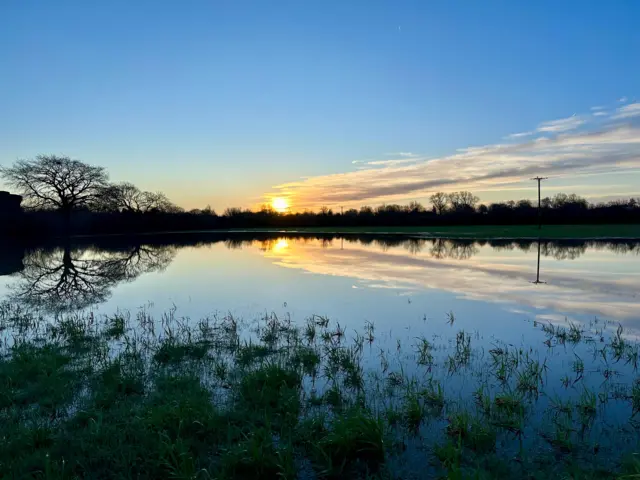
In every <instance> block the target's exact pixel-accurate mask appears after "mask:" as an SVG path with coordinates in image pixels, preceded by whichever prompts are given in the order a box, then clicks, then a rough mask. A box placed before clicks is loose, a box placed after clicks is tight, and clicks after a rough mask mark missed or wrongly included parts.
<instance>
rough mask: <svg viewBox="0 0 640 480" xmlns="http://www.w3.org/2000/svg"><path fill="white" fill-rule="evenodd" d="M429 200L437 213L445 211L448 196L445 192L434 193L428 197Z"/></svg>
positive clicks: (440, 213)
mask: <svg viewBox="0 0 640 480" xmlns="http://www.w3.org/2000/svg"><path fill="white" fill-rule="evenodd" d="M429 200H430V201H431V205H433V208H434V209H435V211H436V213H437V214H438V215H442V214H443V213H444V212H446V211H447V204H448V202H449V197H448V196H447V194H446V193H443V192H437V193H434V194H433V195H431V196H430V197H429Z"/></svg>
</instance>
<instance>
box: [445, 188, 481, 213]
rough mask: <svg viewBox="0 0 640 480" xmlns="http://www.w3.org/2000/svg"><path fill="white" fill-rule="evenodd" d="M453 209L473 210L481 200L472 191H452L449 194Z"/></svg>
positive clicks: (461, 210) (456, 210)
mask: <svg viewBox="0 0 640 480" xmlns="http://www.w3.org/2000/svg"><path fill="white" fill-rule="evenodd" d="M448 197H449V203H450V204H451V209H452V210H453V211H454V212H473V211H474V209H475V208H476V205H477V204H478V202H479V201H480V199H479V198H478V197H476V196H475V195H474V194H473V193H471V192H452V193H450V194H449V195H448Z"/></svg>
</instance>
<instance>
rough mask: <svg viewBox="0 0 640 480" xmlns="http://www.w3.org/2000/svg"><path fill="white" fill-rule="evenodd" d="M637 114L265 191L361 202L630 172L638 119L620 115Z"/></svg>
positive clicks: (301, 199)
mask: <svg viewBox="0 0 640 480" xmlns="http://www.w3.org/2000/svg"><path fill="white" fill-rule="evenodd" d="M638 114H640V110H639V107H638V104H631V105H626V106H623V107H620V108H619V110H618V111H617V112H616V115H617V119H618V120H615V121H614V120H611V121H610V120H609V119H608V118H607V119H605V122H604V123H602V121H600V122H596V119H594V118H593V117H592V116H591V115H587V116H585V117H580V116H572V117H569V118H567V119H560V120H554V121H551V122H545V123H543V124H542V125H541V126H540V128H539V130H540V131H541V132H544V133H546V134H547V136H545V137H540V138H533V137H531V138H528V137H525V136H523V137H522V138H521V141H519V142H516V143H505V144H494V145H485V146H478V147H471V148H465V149H461V150H459V151H457V152H456V153H455V154H453V155H448V156H444V157H440V158H435V159H428V158H425V157H415V158H399V159H391V160H369V161H365V162H363V163H362V165H360V167H359V168H358V169H357V170H355V171H350V172H344V173H335V174H331V175H323V176H317V177H310V178H306V179H302V180H299V181H296V182H291V183H286V184H282V185H278V186H276V187H274V191H273V192H269V193H268V194H267V195H268V196H273V195H280V194H281V193H282V192H287V195H288V196H289V198H290V199H291V202H292V205H294V206H295V208H299V209H304V208H317V207H319V206H321V205H334V204H338V203H339V204H342V205H345V206H347V205H349V206H360V205H363V204H380V203H384V202H402V201H406V200H408V199H416V198H425V197H428V196H429V195H430V194H432V193H434V192H436V191H445V192H446V191H454V190H461V189H465V190H474V191H489V190H499V189H500V188H501V187H506V186H509V185H518V184H519V185H524V182H527V184H528V180H529V178H530V177H532V176H535V175H543V176H554V177H567V178H573V177H574V176H575V175H581V174H600V173H605V172H606V173H610V172H613V171H617V172H621V171H628V170H631V169H637V168H638V167H640V125H638V124H637V123H635V122H622V123H621V122H620V121H619V119H628V118H631V117H632V116H635V115H638ZM588 119H592V121H593V125H589V120H588ZM578 127H580V128H578ZM590 127H591V128H590ZM516 138H518V137H516Z"/></svg>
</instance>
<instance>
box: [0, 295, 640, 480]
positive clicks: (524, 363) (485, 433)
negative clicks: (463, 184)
mask: <svg viewBox="0 0 640 480" xmlns="http://www.w3.org/2000/svg"><path fill="white" fill-rule="evenodd" d="M450 322H451V324H452V335H451V338H450V339H449V340H446V341H445V340H441V341H438V340H437V339H427V338H424V337H421V338H413V339H412V340H411V343H410V344H408V345H401V341H400V340H397V341H396V340H393V339H387V340H383V338H382V335H381V333H380V332H378V331H377V329H376V327H375V325H372V324H369V323H367V324H365V325H364V326H363V328H362V329H361V331H359V332H353V331H352V330H351V331H350V332H349V333H347V331H346V329H345V328H344V327H342V326H340V325H339V324H334V323H331V322H330V321H329V320H328V319H326V318H323V317H312V318H309V319H307V320H306V322H305V323H303V324H302V325H294V324H292V322H291V321H289V319H278V318H277V317H275V316H274V315H270V316H267V317H265V318H263V319H260V320H259V321H257V322H254V323H251V324H243V323H242V322H240V321H238V320H236V319H234V318H231V317H225V318H219V319H211V320H202V321H200V322H193V321H188V320H180V319H177V318H175V317H174V316H173V312H168V313H167V314H166V315H165V316H163V318H162V319H159V320H157V321H155V320H154V319H152V318H150V317H149V316H147V315H146V314H145V313H144V312H143V311H141V312H139V313H138V315H137V316H136V317H135V318H130V317H129V316H128V315H126V314H116V315H114V316H111V317H105V318H100V319H99V318H97V317H94V316H93V315H88V316H84V317H81V316H74V317H68V318H58V319H55V320H52V319H45V318H39V317H38V316H37V315H35V314H33V313H30V312H24V311H21V310H20V309H18V308H15V307H12V306H10V305H5V306H3V308H2V309H0V327H1V328H2V331H3V334H4V335H5V342H4V347H3V352H2V353H3V355H2V359H1V360H0V388H1V390H0V420H1V421H0V472H1V475H3V478H34V477H35V478H48V479H73V478H180V479H209V478H217V479H227V478H228V479H231V478H246V479H250V478H264V479H276V478H283V479H295V478H309V479H314V478H345V479H346V478H369V479H373V478H403V479H404V478H451V479H462V478H477V479H489V478H500V479H503V478H532V479H537V478H540V479H545V480H547V479H553V478H558V479H560V478H562V479H567V478H590V479H595V478H622V477H620V476H622V475H632V476H631V477H626V478H637V476H638V475H640V462H638V460H637V459H636V457H635V456H634V453H635V452H637V451H638V438H639V437H638V430H639V429H640V423H639V422H638V416H637V413H638V411H639V410H640V383H638V380H636V378H637V366H638V352H639V350H638V345H637V344H635V343H631V342H629V341H628V340H626V337H625V335H624V333H623V332H622V331H621V330H618V331H617V332H615V333H613V334H611V335H609V334H608V333H607V331H606V328H604V327H603V326H602V325H594V326H593V328H592V329H591V330H584V329H581V328H579V327H577V326H575V325H569V326H568V327H566V328H562V327H553V326H550V325H535V326H534V327H532V328H535V329H537V330H538V331H540V330H541V329H542V333H541V335H543V336H544V338H545V341H544V343H542V342H541V348H542V349H543V352H542V354H541V353H539V352H537V351H535V350H533V349H532V348H531V347H529V346H524V345H523V346H513V345H507V344H502V343H500V342H498V341H496V343H495V345H494V347H493V348H492V349H491V350H490V351H485V350H484V349H483V348H477V347H474V345H473V343H474V338H475V337H474V336H473V335H472V334H470V333H468V332H464V331H455V329H454V327H453V324H454V317H453V314H451V315H450ZM580 344H588V345H589V346H590V347H591V346H592V347H593V348H594V362H603V363H602V364H603V365H606V366H607V368H606V371H605V370H604V369H598V370H594V371H591V369H590V368H589V367H587V368H585V363H584V361H583V360H582V359H580V357H578V356H577V354H575V356H574V353H575V351H576V350H575V348H576V346H577V345H580ZM547 355H548V356H550V357H552V356H554V355H566V356H567V359H568V360H567V363H566V365H567V367H566V368H567V371H566V379H565V378H563V380H562V386H563V387H564V388H566V389H567V391H569V392H571V393H572V395H568V396H566V397H564V396H563V397H555V396H552V395H551V393H550V391H549V385H548V383H547V382H548V377H549V372H548V369H549V367H548V365H547V361H546V358H547ZM581 362H582V363H581ZM617 365H620V366H621V365H624V366H625V368H626V369H627V370H628V371H629V372H633V373H632V375H631V376H630V377H628V378H625V380H624V381H622V379H617V380H616V381H611V382H610V381H609V380H608V378H609V377H611V378H616V377H615V375H614V373H612V372H616V371H618V367H616V366H617ZM603 372H604V373H603ZM603 375H604V377H605V378H604V380H603V379H602V378H600V377H601V376H603ZM592 376H595V377H598V378H596V380H597V381H596V382H595V383H594V382H591V381H589V378H591V377H592ZM559 383H560V382H559ZM456 385H458V386H460V390H459V392H458V393H455V392H456V390H455V388H454V386H456ZM594 385H596V386H594ZM556 386H557V387H560V386H561V385H556ZM463 391H466V392H469V394H468V395H464V396H463V395H462V392H463ZM611 409H613V411H614V412H615V413H616V415H614V416H615V417H616V418H617V419H618V422H617V423H616V422H614V421H613V420H612V418H610V417H609V416H608V413H607V412H608V411H610V410H611ZM606 438H610V439H611V443H608V442H605V441H604V440H603V439H606Z"/></svg>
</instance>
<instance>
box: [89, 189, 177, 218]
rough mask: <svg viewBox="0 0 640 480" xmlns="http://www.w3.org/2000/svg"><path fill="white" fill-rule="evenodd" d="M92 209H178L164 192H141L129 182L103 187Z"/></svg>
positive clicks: (131, 210) (115, 210)
mask: <svg viewBox="0 0 640 480" xmlns="http://www.w3.org/2000/svg"><path fill="white" fill-rule="evenodd" d="M92 207H93V208H92V209H93V210H96V211H103V212H131V213H149V212H175V211H177V210H178V207H176V206H175V205H174V204H173V203H171V201H170V200H169V199H168V198H167V197H166V195H165V194H163V193H160V192H143V191H142V190H140V189H139V188H138V187H136V186H135V185H133V184H132V183H129V182H123V183H117V184H111V185H107V186H106V187H104V188H103V189H102V190H101V191H100V194H99V195H98V196H97V197H96V201H95V203H94V204H93V205H92Z"/></svg>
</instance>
